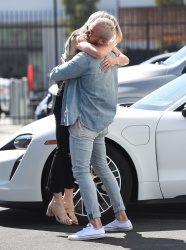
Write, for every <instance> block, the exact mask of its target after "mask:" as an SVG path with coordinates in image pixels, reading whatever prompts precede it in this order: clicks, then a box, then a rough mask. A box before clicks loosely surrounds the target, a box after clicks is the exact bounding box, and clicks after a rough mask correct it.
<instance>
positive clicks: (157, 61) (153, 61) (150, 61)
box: [140, 52, 176, 65]
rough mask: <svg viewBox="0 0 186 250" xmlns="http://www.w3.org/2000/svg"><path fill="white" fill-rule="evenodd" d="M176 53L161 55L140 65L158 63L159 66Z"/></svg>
mask: <svg viewBox="0 0 186 250" xmlns="http://www.w3.org/2000/svg"><path fill="white" fill-rule="evenodd" d="M175 53H176V52H170V53H163V54H160V55H157V56H153V57H151V58H149V59H148V60H146V61H144V62H142V63H140V64H141V65H142V64H149V63H152V64H154V63H156V64H159V63H161V62H164V61H165V60H166V59H168V58H169V57H170V56H172V55H174V54H175Z"/></svg>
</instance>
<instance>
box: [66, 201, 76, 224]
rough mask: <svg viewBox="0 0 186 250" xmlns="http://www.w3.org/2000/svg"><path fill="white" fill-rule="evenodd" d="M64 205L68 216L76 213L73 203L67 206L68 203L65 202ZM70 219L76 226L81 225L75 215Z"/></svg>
mask: <svg viewBox="0 0 186 250" xmlns="http://www.w3.org/2000/svg"><path fill="white" fill-rule="evenodd" d="M63 204H64V207H65V211H66V213H68V214H69V213H71V212H73V213H74V211H75V209H74V204H73V203H72V204H67V203H65V202H64V203H63ZM70 219H71V220H72V223H74V224H75V225H79V222H78V219H77V217H76V216H75V215H74V216H72V217H70Z"/></svg>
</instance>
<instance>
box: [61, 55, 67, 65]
mask: <svg viewBox="0 0 186 250" xmlns="http://www.w3.org/2000/svg"><path fill="white" fill-rule="evenodd" d="M66 61H67V58H66V55H65V54H62V55H61V63H65V62H66Z"/></svg>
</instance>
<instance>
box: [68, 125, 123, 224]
mask: <svg viewBox="0 0 186 250" xmlns="http://www.w3.org/2000/svg"><path fill="white" fill-rule="evenodd" d="M107 131H108V129H107V128H106V129H104V130H102V131H92V130H89V129H87V128H85V127H84V126H82V125H81V123H80V121H79V120H77V121H76V123H75V124H74V125H72V126H70V128H69V132H70V154H71V160H72V170H73V174H74V177H75V178H76V180H77V181H78V183H79V187H80V192H81V196H82V198H83V201H84V204H85V209H86V212H87V216H88V219H89V220H90V219H94V218H98V217H101V213H100V210H99V203H98V200H97V193H96V188H95V184H94V182H93V179H92V177H91V174H90V163H92V166H93V170H94V172H95V174H96V175H97V176H98V177H99V178H100V179H101V181H102V182H103V184H104V186H105V189H106V191H107V194H108V195H109V198H110V201H111V204H112V206H113V209H114V213H116V212H118V211H122V210H125V206H124V204H123V200H122V197H121V194H120V190H119V186H118V183H117V181H116V178H115V177H114V175H113V174H112V172H111V170H110V168H109V167H108V165H107V160H106V148H105V139H104V137H105V135H106V134H107Z"/></svg>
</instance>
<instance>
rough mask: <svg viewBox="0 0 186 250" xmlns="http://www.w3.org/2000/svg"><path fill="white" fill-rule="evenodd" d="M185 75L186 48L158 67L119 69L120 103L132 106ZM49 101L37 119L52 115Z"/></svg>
mask: <svg viewBox="0 0 186 250" xmlns="http://www.w3.org/2000/svg"><path fill="white" fill-rule="evenodd" d="M183 73H186V46H185V47H183V48H182V49H180V50H179V51H177V52H176V53H173V55H172V56H170V57H169V58H168V59H167V60H165V61H164V62H163V63H161V64H158V65H157V64H141V65H135V66H128V67H122V68H119V69H118V82H119V85H118V103H125V105H126V106H130V105H131V104H133V103H135V102H136V101H138V100H140V99H141V98H143V97H144V96H146V95H147V94H149V93H151V92H152V91H154V90H155V89H157V88H159V87H161V86H163V85H164V84H166V83H168V82H169V81H171V80H173V79H175V78H176V77H178V76H180V75H181V74H183ZM53 90H55V91H57V85H56V84H54V85H53ZM49 93H50V91H49ZM47 100H48V99H47V98H46V99H45V102H43V103H41V104H40V105H39V108H38V109H37V110H36V115H35V118H36V119H38V117H44V116H46V115H47V114H51V103H50V102H49V104H48V103H47V102H46V101H47ZM50 100H51V99H50ZM46 110H47V112H46ZM38 113H40V114H42V115H38Z"/></svg>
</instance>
